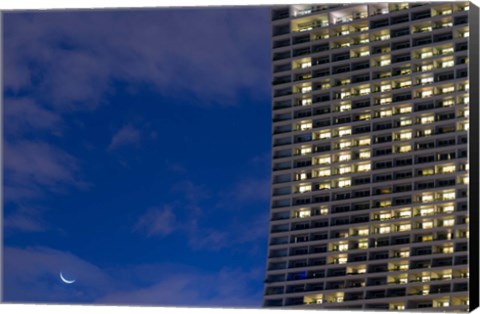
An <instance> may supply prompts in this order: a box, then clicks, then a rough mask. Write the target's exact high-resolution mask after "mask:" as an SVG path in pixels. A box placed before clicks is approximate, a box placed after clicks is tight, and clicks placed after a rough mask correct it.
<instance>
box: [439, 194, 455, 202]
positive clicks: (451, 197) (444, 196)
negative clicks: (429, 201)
mask: <svg viewBox="0 0 480 314" xmlns="http://www.w3.org/2000/svg"><path fill="white" fill-rule="evenodd" d="M454 199H455V192H443V194H442V200H444V201H449V200H454Z"/></svg>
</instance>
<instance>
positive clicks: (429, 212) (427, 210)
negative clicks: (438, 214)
mask: <svg viewBox="0 0 480 314" xmlns="http://www.w3.org/2000/svg"><path fill="white" fill-rule="evenodd" d="M434 213H435V211H434V209H433V207H429V208H422V209H420V215H421V216H428V215H433V214H434Z"/></svg>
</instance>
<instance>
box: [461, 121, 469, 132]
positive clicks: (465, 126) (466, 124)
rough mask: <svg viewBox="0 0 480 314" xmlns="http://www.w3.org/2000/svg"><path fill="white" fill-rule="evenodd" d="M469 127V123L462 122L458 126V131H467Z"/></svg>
mask: <svg viewBox="0 0 480 314" xmlns="http://www.w3.org/2000/svg"><path fill="white" fill-rule="evenodd" d="M469 127H470V123H468V122H464V123H463V124H461V125H460V130H464V131H468V129H469Z"/></svg>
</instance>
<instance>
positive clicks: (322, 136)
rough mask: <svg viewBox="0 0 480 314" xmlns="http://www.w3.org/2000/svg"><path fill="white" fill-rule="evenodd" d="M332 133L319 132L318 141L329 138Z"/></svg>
mask: <svg viewBox="0 0 480 314" xmlns="http://www.w3.org/2000/svg"><path fill="white" fill-rule="evenodd" d="M331 137H332V133H331V132H330V131H325V132H321V133H320V134H319V136H318V138H320V139H325V138H331Z"/></svg>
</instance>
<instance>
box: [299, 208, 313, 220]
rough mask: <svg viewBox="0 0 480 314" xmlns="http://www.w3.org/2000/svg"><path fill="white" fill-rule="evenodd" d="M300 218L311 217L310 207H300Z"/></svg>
mask: <svg viewBox="0 0 480 314" xmlns="http://www.w3.org/2000/svg"><path fill="white" fill-rule="evenodd" d="M297 215H298V217H299V218H307V217H310V209H300V210H298V212H297Z"/></svg>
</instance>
